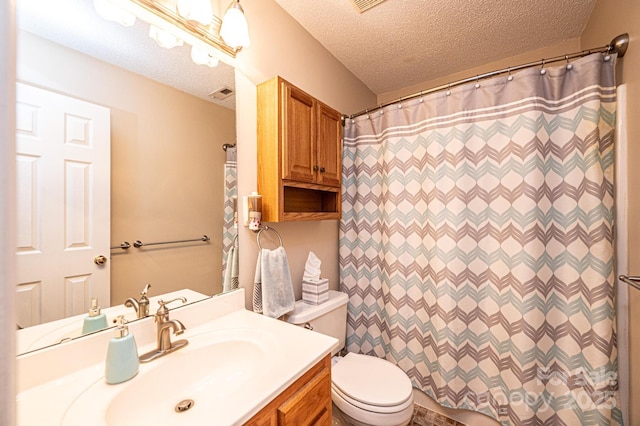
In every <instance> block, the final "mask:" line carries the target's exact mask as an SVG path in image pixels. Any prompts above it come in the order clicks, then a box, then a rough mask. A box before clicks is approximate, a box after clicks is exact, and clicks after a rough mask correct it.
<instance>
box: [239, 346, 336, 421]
mask: <svg viewBox="0 0 640 426" xmlns="http://www.w3.org/2000/svg"><path fill="white" fill-rule="evenodd" d="M304 425H314V426H331V356H330V355H327V356H326V357H325V358H323V359H322V361H320V362H319V363H317V364H316V365H314V366H313V367H311V368H310V369H309V370H308V371H307V372H306V373H305V374H304V375H303V376H302V377H300V378H299V379H298V380H296V381H295V382H294V383H293V384H292V385H291V386H289V387H288V388H287V389H285V390H284V391H283V392H282V393H281V394H280V395H278V396H277V397H275V398H274V399H273V400H272V401H271V402H270V403H269V404H268V405H267V406H266V407H264V408H263V409H262V410H260V411H259V412H258V413H257V414H256V415H255V416H253V417H252V418H251V419H250V420H249V421H248V422H246V423H245V426H304Z"/></svg>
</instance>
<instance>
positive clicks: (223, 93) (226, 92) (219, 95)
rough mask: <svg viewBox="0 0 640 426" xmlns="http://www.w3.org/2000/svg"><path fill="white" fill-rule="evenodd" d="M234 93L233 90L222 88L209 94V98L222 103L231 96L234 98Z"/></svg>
mask: <svg viewBox="0 0 640 426" xmlns="http://www.w3.org/2000/svg"><path fill="white" fill-rule="evenodd" d="M233 93H234V91H233V89H232V88H230V87H227V86H222V87H221V88H219V89H218V90H214V91H213V92H211V93H209V97H210V98H213V99H217V100H219V101H221V100H223V99H227V98H228V97H229V96H232V95H233Z"/></svg>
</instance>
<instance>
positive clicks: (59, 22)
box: [16, 0, 235, 109]
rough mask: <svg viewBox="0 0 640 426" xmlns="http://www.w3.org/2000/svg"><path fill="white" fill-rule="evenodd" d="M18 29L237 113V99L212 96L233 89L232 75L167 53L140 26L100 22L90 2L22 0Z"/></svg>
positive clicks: (178, 52) (180, 50)
mask: <svg viewBox="0 0 640 426" xmlns="http://www.w3.org/2000/svg"><path fill="white" fill-rule="evenodd" d="M16 15H17V24H18V27H19V28H21V29H24V30H26V31H29V32H32V33H34V34H36V35H39V36H41V37H43V38H45V39H48V40H51V41H53V42H55V43H58V44H61V45H63V46H66V47H69V48H71V49H74V50H78V51H80V52H83V53H86V54H88V55H91V56H93V57H96V58H98V59H101V60H103V61H105V62H108V63H111V64H113V65H116V66H119V67H121V68H124V69H126V70H128V71H132V72H135V73H137V74H141V75H144V76H146V77H149V78H151V79H153V80H155V81H158V82H160V83H163V84H166V85H168V86H172V87H175V88H177V89H179V90H182V91H183V92H186V93H189V94H191V95H194V96H198V97H200V98H202V99H205V100H207V101H210V102H213V103H216V104H219V105H221V106H224V107H225V108H229V109H235V96H231V97H229V98H226V99H224V100H215V99H212V98H210V97H209V96H208V94H209V93H211V92H213V91H215V90H217V89H220V88H221V87H224V86H227V87H230V88H233V87H234V86H235V80H234V78H235V77H234V70H233V68H232V67H230V66H228V65H226V64H223V63H222V62H220V63H219V64H218V66H217V67H215V68H209V67H207V66H204V65H196V64H194V63H193V61H192V60H191V50H190V48H189V47H188V46H186V45H185V46H182V47H174V48H173V49H164V48H162V47H160V46H158V44H157V43H156V42H155V41H153V40H152V39H151V38H150V37H149V35H148V32H149V26H148V25H147V24H145V23H143V22H141V21H140V20H138V21H137V22H136V24H135V25H134V26H132V27H123V26H121V25H119V24H117V23H114V22H108V21H106V20H104V19H102V18H101V17H100V16H99V15H98V14H97V13H96V12H95V10H94V8H93V3H92V0H55V1H52V0H18V1H17V2H16Z"/></svg>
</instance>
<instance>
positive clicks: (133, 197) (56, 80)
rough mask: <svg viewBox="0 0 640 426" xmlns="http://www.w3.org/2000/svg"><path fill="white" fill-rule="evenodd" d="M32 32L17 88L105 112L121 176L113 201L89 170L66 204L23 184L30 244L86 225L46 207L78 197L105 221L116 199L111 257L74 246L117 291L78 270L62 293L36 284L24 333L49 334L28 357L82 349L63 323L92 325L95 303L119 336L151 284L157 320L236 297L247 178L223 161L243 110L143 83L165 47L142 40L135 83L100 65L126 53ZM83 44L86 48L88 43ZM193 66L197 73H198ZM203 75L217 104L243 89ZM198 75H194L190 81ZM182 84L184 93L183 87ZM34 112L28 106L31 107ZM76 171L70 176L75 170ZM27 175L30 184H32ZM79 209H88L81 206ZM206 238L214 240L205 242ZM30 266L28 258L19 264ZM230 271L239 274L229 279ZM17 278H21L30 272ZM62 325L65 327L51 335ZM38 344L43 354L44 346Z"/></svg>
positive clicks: (225, 70) (23, 34)
mask: <svg viewBox="0 0 640 426" xmlns="http://www.w3.org/2000/svg"><path fill="white" fill-rule="evenodd" d="M66 2H70V3H72V6H70V7H72V8H87V10H86V11H85V12H88V11H89V10H90V8H91V2H77V1H71V0H64V1H63V3H66ZM26 3H31V2H26ZM35 3H41V2H40V1H37V2H35ZM42 3H48V2H42ZM80 3H82V5H80ZM23 4H24V2H20V3H18V5H17V14H18V23H19V24H20V23H21V22H22V23H24V20H25V17H24V14H23V15H22V17H21V6H22V5H23ZM43 7H44V6H43ZM57 7H58V8H60V9H61V10H62V9H63V8H64V6H63V5H58V6H57ZM26 13H27V11H25V14H26ZM56 15H61V14H60V13H59V14H56ZM41 19H43V18H41ZM46 19H53V17H47V18H46ZM96 25H103V23H99V24H96ZM108 25H115V26H116V28H117V24H114V23H109V24H108ZM26 26H27V27H28V25H26ZM24 27H25V26H23V29H19V31H18V44H17V60H18V63H17V79H18V82H19V83H21V84H25V85H27V86H31V87H36V88H38V89H43V90H44V91H47V92H51V93H55V94H59V95H63V96H65V97H68V98H72V99H76V100H78V101H79V102H85V103H87V104H92V105H97V106H99V107H101V108H104V109H106V110H107V111H108V115H109V120H110V121H109V125H108V126H109V133H110V135H109V139H110V145H111V146H110V149H109V151H110V163H111V164H110V168H109V170H108V172H109V174H110V176H108V181H109V182H110V189H107V190H105V189H104V186H103V187H98V188H94V189H91V190H89V189H88V187H84V186H82V185H81V184H80V183H83V182H84V180H83V179H85V180H86V179H91V178H92V173H93V172H92V171H91V169H90V167H88V168H85V169H82V170H81V171H77V170H76V171H75V172H74V173H76V174H75V176H76V178H77V180H78V182H80V183H78V184H77V185H75V186H73V187H71V190H70V187H69V186H68V185H67V187H66V188H64V187H63V188H62V189H59V190H56V191H57V192H56V191H51V190H48V189H47V190H46V191H45V190H44V189H43V188H46V186H43V185H40V186H37V185H35V186H34V185H31V184H29V185H24V182H27V181H28V180H25V178H24V176H23V177H22V178H20V176H19V177H18V181H19V184H20V188H18V189H19V192H20V191H22V192H24V191H25V190H26V189H25V188H26V187H27V186H28V191H27V194H28V195H29V196H28V197H23V199H22V201H19V204H21V205H20V206H18V208H20V209H22V210H21V212H22V213H21V215H20V216H21V217H26V216H25V215H24V212H25V211H29V216H28V219H29V221H28V224H29V226H30V228H29V232H32V233H33V235H35V236H36V237H38V238H41V236H42V235H44V233H45V232H46V231H43V229H44V226H45V225H46V226H53V227H54V228H55V227H58V228H59V230H62V234H63V237H65V238H66V237H68V236H69V232H71V231H69V229H71V228H70V227H69V226H68V224H70V223H71V224H77V223H79V222H78V217H80V216H73V215H72V216H69V214H68V213H69V209H68V208H67V210H66V211H67V214H66V216H65V214H63V215H62V218H61V219H56V220H51V218H49V217H47V213H48V211H49V209H48V208H47V209H44V210H43V208H42V207H43V205H44V203H43V201H44V200H47V201H51V198H54V197H59V198H61V199H60V200H59V201H60V202H61V203H62V201H64V200H63V199H64V198H65V197H67V198H68V197H70V196H71V195H73V196H75V197H76V199H75V202H76V204H75V205H76V206H82V208H84V209H85V210H86V211H83V212H82V215H83V216H82V217H83V218H84V214H85V213H87V214H88V213H92V214H93V213H100V211H98V212H96V211H95V210H96V209H97V208H94V210H91V209H90V208H88V207H87V206H89V205H90V204H89V201H91V200H92V199H93V198H94V197H97V195H98V194H104V192H108V194H109V197H108V198H109V202H110V208H109V214H107V215H103V216H105V217H106V222H101V224H100V225H98V228H97V229H102V230H103V231H104V229H105V227H106V228H107V229H108V230H109V232H108V235H109V238H108V240H109V241H108V245H109V247H106V253H104V252H102V251H100V253H98V254H95V253H93V252H92V253H93V254H89V250H84V251H86V252H87V253H86V255H85V254H84V253H83V247H80V246H72V247H71V249H70V250H72V251H74V253H75V254H80V257H81V258H82V260H79V261H77V263H83V262H88V263H89V265H90V268H89V269H90V270H91V269H93V270H104V269H105V268H108V270H109V272H110V280H109V282H108V283H107V289H106V292H99V291H98V285H97V284H96V282H95V280H94V278H93V277H92V275H93V274H92V273H91V272H84V271H82V272H79V269H78V270H76V269H74V265H75V264H76V261H71V262H69V263H70V265H67V266H70V268H69V270H70V271H64V272H61V273H60V274H59V277H58V278H56V279H57V280H58V285H57V290H55V291H52V290H51V287H52V286H50V285H49V284H48V282H46V280H45V279H41V278H38V277H39V276H44V274H40V275H38V274H35V275H33V274H32V275H29V277H28V278H25V279H24V280H21V282H20V283H19V284H18V287H17V293H16V294H17V303H16V306H17V308H18V316H17V323H18V324H17V327H18V328H19V327H23V328H24V330H19V331H18V333H19V335H20V334H21V333H22V334H26V332H27V331H28V330H29V327H32V328H34V330H32V331H35V329H36V328H37V327H41V328H44V329H46V330H48V336H47V338H42V339H38V338H33V339H32V338H29V339H27V340H29V344H28V345H27V346H24V345H20V346H21V347H20V348H19V353H21V352H22V351H25V350H29V351H30V350H34V349H37V348H38V347H39V345H42V346H45V345H48V344H52V343H57V342H59V341H61V340H65V339H68V338H72V337H74V334H75V333H76V331H77V330H78V329H81V327H82V324H80V325H79V328H78V324H77V321H75V322H74V321H72V322H73V324H71V323H69V321H70V320H66V321H64V320H63V318H70V317H73V318H74V319H77V320H78V321H80V320H83V319H84V317H86V316H87V315H88V313H89V308H90V302H91V298H93V297H98V299H99V300H98V303H99V305H100V306H101V309H102V312H103V313H109V315H107V316H108V322H109V324H108V325H109V326H111V325H112V323H111V321H112V320H113V318H112V317H113V315H115V314H117V313H122V314H124V315H127V316H129V317H131V320H134V319H136V317H137V314H136V310H135V309H134V308H133V307H125V306H124V305H123V303H124V302H125V301H126V300H127V299H129V298H134V299H136V300H138V299H139V298H140V293H141V292H142V290H143V288H144V287H145V285H147V284H151V288H150V289H149V292H148V296H149V299H150V300H151V304H150V313H151V315H153V313H154V312H155V311H154V305H153V303H154V301H156V300H157V298H159V297H166V298H169V297H172V295H173V296H175V295H176V294H177V293H176V292H184V293H188V295H187V299H188V302H187V303H190V302H193V301H196V300H198V299H201V298H203V297H209V296H211V295H214V294H218V293H220V292H222V291H223V288H224V289H232V288H233V287H234V286H237V280H238V269H239V268H238V265H237V251H238V247H237V239H236V238H235V235H236V228H235V227H234V202H233V197H235V196H237V193H236V192H235V191H236V185H237V166H236V159H235V155H234V154H235V147H230V148H228V149H226V150H224V149H223V146H224V145H226V146H230V145H235V140H236V134H235V105H234V103H233V100H232V99H227V100H225V101H224V102H222V105H221V104H220V103H213V102H211V98H209V99H204V98H206V96H205V97H203V96H198V95H194V94H191V93H186V92H185V90H188V89H185V88H184V87H181V89H180V90H179V89H176V88H174V87H171V86H170V85H168V84H167V82H166V81H165V82H159V81H156V80H155V79H151V78H149V77H146V76H143V75H141V74H140V72H142V71H140V68H142V69H144V65H143V66H140V64H139V63H138V62H139V61H138V60H139V59H140V58H141V57H143V56H145V55H146V54H147V53H149V52H148V51H147V49H152V48H153V49H161V48H159V47H158V46H154V45H153V43H154V42H153V41H152V40H151V39H149V40H150V42H151V43H147V40H142V41H139V40H138V39H135V38H134V37H133V35H131V39H130V41H128V42H127V45H128V48H131V46H130V45H133V46H134V47H136V48H137V49H139V54H138V56H129V57H126V58H124V59H123V58H119V60H124V61H125V62H129V63H131V67H132V68H136V70H137V71H136V72H132V71H130V70H127V69H124V68H122V67H120V66H115V65H113V64H111V63H108V62H106V61H104V60H100V59H97V58H96V57H94V56H99V54H100V52H98V51H99V50H100V49H103V50H108V51H111V52H112V53H113V52H114V51H115V52H117V51H118V48H119V46H117V45H116V46H110V47H104V46H97V47H96V54H95V55H94V56H92V55H89V54H86V53H81V52H79V51H77V50H74V49H72V48H69V47H66V46H63V45H61V44H59V42H54V41H51V40H48V39H46V38H44V37H42V35H36V34H33V33H32V32H30V31H27V30H26V29H24ZM84 28H87V27H84ZM89 28H91V26H89ZM27 29H29V28H27ZM74 30H77V28H74ZM96 30H97V29H96ZM117 30H118V31H120V32H125V35H124V36H123V37H125V39H127V37H128V35H126V32H127V30H131V29H130V28H124V27H123V28H117ZM60 36H61V37H62V35H60ZM65 37H66V40H67V41H66V42H65V43H67V44H69V45H71V46H74V43H75V42H74V40H77V39H79V38H82V37H81V36H79V35H78V34H74V35H69V36H65ZM65 37H62V38H65ZM145 37H147V36H146V35H145ZM147 38H148V37H147ZM100 39H101V40H102V43H103V44H104V43H105V41H108V40H117V39H118V38H117V37H115V36H114V37H109V36H107V35H105V34H100ZM77 44H82V43H80V41H78V42H77ZM83 48H84V47H83ZM161 53H162V54H163V55H165V56H166V57H167V58H170V59H168V61H169V62H171V61H173V60H175V58H176V56H175V55H181V54H182V53H180V52H179V53H176V52H171V51H168V50H167V51H161ZM184 54H185V56H186V61H185V64H187V63H188V62H190V58H189V52H188V50H187V51H186V52H185V53H184ZM171 55H174V56H171ZM107 56H109V55H108V54H107ZM162 57H164V56H162ZM154 60H155V61H156V62H154V63H152V64H151V65H149V64H147V65H146V66H147V67H149V68H152V69H153V70H154V72H157V71H158V70H163V69H165V68H166V69H169V68H171V67H169V66H168V65H165V62H164V60H162V61H161V60H158V59H154ZM186 66H187V65H185V67H186ZM188 66H194V67H197V66H196V65H194V64H193V63H190V64H189V65H188ZM204 68H207V69H208V70H209V71H208V72H206V73H205V74H204V75H206V77H204V78H202V77H199V78H192V80H194V81H191V83H192V84H193V85H194V86H202V87H197V88H195V89H194V91H193V92H194V93H198V91H200V92H201V91H203V90H204V91H205V92H206V93H208V92H213V91H215V90H216V89H218V88H219V87H220V86H225V87H231V88H233V74H234V70H233V68H231V67H229V66H228V65H225V64H223V63H220V64H219V69H217V70H216V69H214V70H212V69H210V68H208V67H204ZM189 72H190V71H189V70H188V69H187V68H184V73H185V74H189ZM198 72H199V73H200V72H202V71H201V70H199V71H198ZM181 84H183V83H176V85H181ZM32 103H34V102H32ZM27 104H29V102H26V103H25V105H27ZM34 111H35V112H33V114H32V115H31V116H30V117H32V119H33V120H34V121H33V122H32V123H33V124H34V125H39V124H42V123H43V122H44V121H42V119H40V120H41V121H40V122H38V117H40V115H39V114H40V113H41V112H42V109H40V110H38V108H34ZM84 115H85V114H84V113H74V114H68V113H67V114H66V115H64V117H66V119H67V124H68V123H69V117H72V118H73V117H75V118H77V117H84ZM63 122H64V119H63ZM92 126H93V123H92V122H91V121H88V122H83V124H82V125H79V124H75V127H74V128H76V129H81V130H82V131H85V132H87V134H88V135H92V133H91V132H93V127H92ZM18 127H20V126H18ZM44 139H46V137H45V138H44ZM25 155H31V160H32V164H31V165H30V167H31V168H30V169H29V170H31V171H32V172H33V173H36V174H37V173H40V171H39V170H40V169H39V168H38V167H40V166H39V161H40V158H41V157H42V156H40V154H37V153H35V154H34V153H27V154H25ZM66 164H67V166H68V164H69V162H67V163H66ZM60 167H63V166H60ZM25 170H26V169H25ZM24 175H25V176H26V175H28V173H26V172H25V173H24ZM29 182H30V181H29ZM74 188H75V192H73V189H74ZM101 191H102V192H101ZM54 194H55V195H54ZM78 197H84V198H83V199H81V200H78ZM27 199H28V200H29V201H30V203H31V204H29V205H28V206H25V202H24V201H25V200H27ZM19 200H20V198H19ZM62 205H63V206H64V204H62ZM98 210H99V209H98ZM74 214H76V215H78V214H79V213H78V211H77V209H74ZM65 220H67V222H65ZM91 220H93V219H91ZM18 223H19V226H21V224H24V223H25V221H24V220H23V221H22V222H21V220H20V219H19V220H18ZM76 228H77V229H75V230H74V229H71V230H72V231H73V232H75V234H74V235H77V234H78V233H80V234H82V232H86V235H82V236H83V238H85V240H86V242H87V243H86V244H85V245H87V246H93V245H95V243H94V238H93V237H94V235H93V234H92V232H94V233H95V232H96V231H91V232H90V231H88V230H86V229H85V227H84V225H83V226H82V227H76ZM25 229H26V227H25ZM65 232H66V234H65ZM30 235H31V234H30ZM203 235H206V236H207V237H208V238H209V240H208V241H202V240H198V239H199V238H200V237H201V236H203ZM38 238H35V239H34V245H36V248H35V250H37V251H39V252H40V254H46V252H47V250H48V247H47V246H46V245H43V243H44V240H42V238H41V239H40V240H38ZM191 239H194V240H195V241H189V242H178V243H172V244H159V245H150V244H149V245H142V246H141V247H134V245H133V244H134V241H136V240H140V241H142V242H147V243H152V242H171V241H184V240H191ZM67 240H68V238H67ZM74 241H75V240H74ZM83 241H84V240H83ZM125 241H126V242H128V243H129V244H130V248H128V249H122V248H119V245H120V244H121V242H125ZM38 244H39V245H38ZM111 247H113V249H111ZM92 248H93V247H92ZM20 255H21V253H19V254H18V256H20ZM99 255H104V256H105V258H106V263H105V262H102V265H98V264H96V263H94V258H96V257H97V256H99ZM41 257H42V256H41ZM98 263H100V262H98ZM227 264H230V265H231V267H227ZM33 265H36V266H33ZM55 266H56V267H57V266H59V265H55ZM30 268H32V269H33V268H36V269H38V268H39V269H42V272H43V273H44V272H45V271H47V272H48V271H49V270H50V269H53V266H52V264H51V263H47V262H46V261H40V262H38V261H36V262H35V263H32V264H31V266H30ZM18 273H19V274H20V265H19V266H18ZM234 283H235V284H234ZM53 321H60V322H55V323H53V324H50V323H51V322H53ZM41 324H47V325H46V326H43V325H41ZM49 324H50V325H49ZM33 326H37V327H33ZM51 330H55V332H54V331H51ZM23 340H25V339H23ZM38 341H39V342H40V343H37V344H36V343H35V342H38ZM18 343H20V338H18Z"/></svg>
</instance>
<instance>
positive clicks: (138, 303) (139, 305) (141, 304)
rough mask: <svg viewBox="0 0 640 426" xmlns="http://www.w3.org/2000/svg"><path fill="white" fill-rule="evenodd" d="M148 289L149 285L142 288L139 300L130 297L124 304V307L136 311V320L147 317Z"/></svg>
mask: <svg viewBox="0 0 640 426" xmlns="http://www.w3.org/2000/svg"><path fill="white" fill-rule="evenodd" d="M149 288H151V284H147V285H146V286H144V289H143V290H142V293H140V300H136V299H134V298H133V297H130V298H128V299H127V300H125V302H124V306H126V307H127V308H133V309H134V310H135V311H136V313H137V314H138V318H146V317H148V316H149V298H148V297H147V292H148V291H149Z"/></svg>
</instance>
